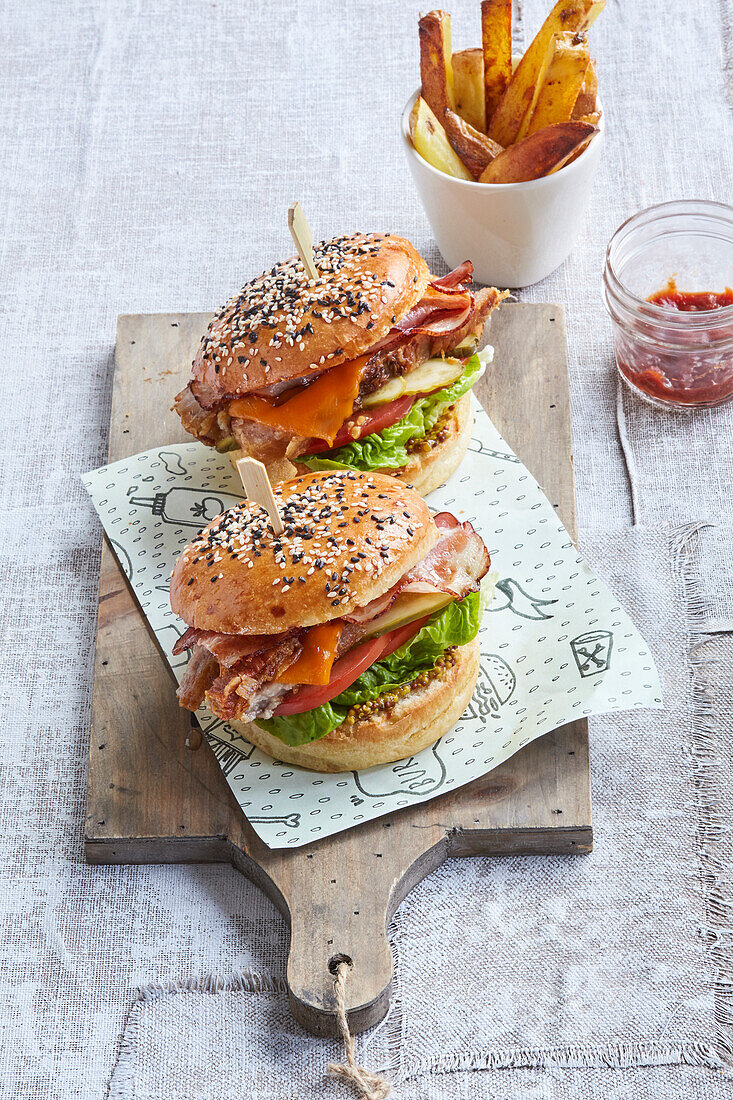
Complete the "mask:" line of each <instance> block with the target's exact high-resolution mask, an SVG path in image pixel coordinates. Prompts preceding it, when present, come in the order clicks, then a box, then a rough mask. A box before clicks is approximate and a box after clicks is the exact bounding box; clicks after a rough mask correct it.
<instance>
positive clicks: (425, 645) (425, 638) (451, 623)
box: [257, 592, 482, 745]
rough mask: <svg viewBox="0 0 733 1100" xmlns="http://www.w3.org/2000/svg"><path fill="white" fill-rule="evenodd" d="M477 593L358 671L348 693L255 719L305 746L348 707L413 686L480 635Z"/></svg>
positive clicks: (335, 722)
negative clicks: (445, 657) (454, 648)
mask: <svg viewBox="0 0 733 1100" xmlns="http://www.w3.org/2000/svg"><path fill="white" fill-rule="evenodd" d="M481 607H482V601H481V593H480V592H472V593H471V594H470V595H469V596H466V597H465V599H463V600H453V601H452V602H451V603H449V604H446V606H445V607H443V608H441V610H440V611H436V612H435V614H434V615H431V617H430V618H429V619H428V621H427V622H426V623H425V625H424V626H423V627H422V628H421V629H420V630H418V632H417V634H415V635H414V636H413V637H412V638H410V639H409V641H407V642H405V644H404V645H402V646H400V648H399V649H396V650H395V651H394V653H390V654H389V656H388V657H385V658H384V660H383V661H377V663H376V664H373V665H372V666H371V668H368V669H367V670H366V671H365V672H362V674H361V676H360V677H359V678H358V680H355V681H354V683H353V684H351V686H350V687H348V688H347V689H346V691H342V692H341V694H340V695H337V696H336V698H335V699H332V700H331V702H330V703H323V704H322V705H321V706H320V707H314V709H313V710H308V711H305V712H304V713H303V714H292V715H287V716H284V717H280V718H258V719H257V725H258V726H262V728H263V729H266V730H267V731H268V732H269V733H271V734H273V735H274V736H275V737H279V738H280V740H281V741H284V742H285V744H286V745H307V744H309V743H310V742H311V741H317V740H318V739H319V738H320V737H325V736H326V734H327V733H330V732H331V730H334V729H336V727H337V726H340V725H341V723H342V722H343V721H344V719H345V718H346V715H347V713H348V711H349V708H350V707H353V706H356V704H358V703H366V702H369V700H371V699H376V698H378V697H379V696H380V695H383V694H384V693H385V692H387V691H392V689H393V688H398V687H402V685H403V684H409V683H411V682H412V681H413V680H414V679H415V677H416V676H419V675H420V673H421V672H425V671H427V670H429V669H431V668H434V667H435V662H436V661H437V660H438V658H439V657H440V656H442V654H443V653H444V652H445V650H446V649H447V648H448V647H449V646H453V645H467V644H468V642H470V641H471V640H472V639H473V638H475V637H476V634H477V633H478V628H479V625H480V622H481Z"/></svg>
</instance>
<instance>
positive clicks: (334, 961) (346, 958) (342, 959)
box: [328, 955, 354, 978]
mask: <svg viewBox="0 0 733 1100" xmlns="http://www.w3.org/2000/svg"><path fill="white" fill-rule="evenodd" d="M341 963H348V964H349V966H353V965H354V963H353V962H352V959H351V956H350V955H332V956H331V958H330V959H329V960H328V969H329V970H330V971H331V973H332V974H333V976H334V978H335V977H336V975H337V974H338V969H339V966H340V965H341Z"/></svg>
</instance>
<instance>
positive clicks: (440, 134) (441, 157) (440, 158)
mask: <svg viewBox="0 0 733 1100" xmlns="http://www.w3.org/2000/svg"><path fill="white" fill-rule="evenodd" d="M410 137H411V139H412V144H413V145H414V146H415V149H416V150H417V152H418V153H419V154H420V156H421V157H422V158H423V160H426V161H427V162H428V164H432V166H433V168H437V169H438V171H439V172H445V173H446V174H447V175H449V176H457V178H458V179H461V180H473V176H472V175H471V173H470V172H469V170H468V169H467V168H466V166H465V165H464V164H463V162H462V161H461V159H460V157H458V156H457V155H456V154H455V153H454V152H453V149H452V147H451V144H450V142H449V141H448V138H447V136H446V132H445V130H444V129H443V127H442V126H441V124H440V123H439V122H438V120H437V118H436V117H435V114H434V112H433V111H431V110H430V107H428V105H427V103H426V102H425V100H424V99H423V98H422V96H418V97H417V99H416V100H415V104H414V106H413V108H412V110H411V111H410Z"/></svg>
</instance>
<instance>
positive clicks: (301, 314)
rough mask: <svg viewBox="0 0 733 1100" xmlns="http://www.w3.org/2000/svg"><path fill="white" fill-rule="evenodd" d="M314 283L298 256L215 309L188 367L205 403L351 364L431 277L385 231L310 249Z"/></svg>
mask: <svg viewBox="0 0 733 1100" xmlns="http://www.w3.org/2000/svg"><path fill="white" fill-rule="evenodd" d="M314 259H315V265H316V267H317V269H318V272H319V278H318V279H316V280H310V279H309V278H308V276H307V274H306V272H305V269H304V267H303V264H302V262H301V260H300V259H299V258H298V257H297V256H295V257H291V258H290V259H288V260H285V261H284V262H282V263H279V264H276V265H275V266H274V267H273V268H271V270H270V271H266V272H265V273H264V274H262V275H260V276H259V277H258V278H256V279H253V280H252V281H251V282H249V283H247V284H246V285H245V286H244V287H243V288H242V290H241V291H240V292H239V294H237V295H236V296H235V297H234V298H232V299H230V301H229V302H227V304H226V305H225V306H224V307H223V308H222V309H221V310H220V311H219V313H217V315H216V317H214V319H213V321H212V322H211V324H210V325H209V329H208V332H207V333H206V335H205V336H204V338H203V340H202V342H201V346H200V347H199V350H198V352H197V354H196V358H195V359H194V361H193V380H192V382H191V390H192V392H193V394H194V395H195V396H196V397H197V398H198V399H199V400H200V401H201V402H202V404H204V405H206V406H211V405H212V404H214V402H215V401H216V400H221V399H222V398H226V397H230V398H231V397H236V396H242V395H244V394H247V393H250V392H252V391H253V390H257V389H260V388H261V387H263V386H272V385H275V384H277V383H279V382H285V381H290V380H292V379H294V378H300V377H303V376H308V375H310V374H312V375H313V376H314V377H316V376H317V375H318V374H321V373H323V371H326V370H329V369H330V368H331V367H335V366H338V365H339V364H340V363H344V362H346V361H348V360H352V359H356V358H358V357H359V356H360V355H361V354H362V353H363V352H365V351H366V350H367V349H368V348H370V347H372V346H373V345H374V344H376V343H378V342H379V341H380V340H383V339H384V338H385V337H386V336H387V334H388V333H389V331H390V329H391V328H392V327H393V325H394V324H395V323H396V322H399V321H400V320H401V319H402V317H404V315H405V314H406V313H407V312H408V311H409V310H410V309H411V308H412V307H413V306H414V305H415V304H416V303H417V302H418V301H419V300H420V298H421V297H422V296H423V293H424V291H425V288H426V287H427V285H428V283H429V282H430V279H431V275H430V272H429V270H428V266H427V264H426V263H425V261H424V260H423V259H422V257H421V256H420V254H419V253H418V252H417V251H416V250H415V249H414V248H413V246H412V245H411V244H410V242H409V241H407V240H405V239H404V238H403V237H395V236H392V235H391V234H389V233H370V234H366V233H360V234H356V235H355V236H353V237H336V238H334V239H333V240H331V241H322V242H321V243H320V244H319V245H316V247H315V248H314Z"/></svg>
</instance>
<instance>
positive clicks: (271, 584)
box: [170, 471, 438, 634]
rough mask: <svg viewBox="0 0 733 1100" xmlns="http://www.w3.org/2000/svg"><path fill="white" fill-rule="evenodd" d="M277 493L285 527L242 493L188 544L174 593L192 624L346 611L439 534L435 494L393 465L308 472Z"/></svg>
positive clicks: (239, 624) (303, 623) (317, 618)
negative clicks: (426, 494)
mask: <svg viewBox="0 0 733 1100" xmlns="http://www.w3.org/2000/svg"><path fill="white" fill-rule="evenodd" d="M275 498H276V500H277V502H278V507H279V510H280V514H281V517H282V520H283V525H284V527H285V531H284V533H283V534H282V535H279V536H276V535H274V533H273V530H272V525H271V524H270V521H269V518H268V516H267V513H266V512H265V510H264V509H263V508H261V507H260V506H259V505H257V504H255V503H254V502H252V501H244V502H242V503H241V504H236V505H235V506H234V507H233V508H230V509H229V510H228V511H226V512H224V513H223V514H222V515H221V516H218V517H217V519H215V520H214V521H213V523H210V524H209V526H208V527H206V528H205V529H204V530H203V531H202V532H201V533H200V534H199V535H198V536H197V537H196V538H195V539H194V540H193V542H191V543H189V544H188V546H187V547H186V548H185V549H184V551H183V553H182V554H181V556H180V558H179V559H178V561H177V562H176V565H175V568H174V570H173V576H172V578H171V585H170V596H171V607H172V608H173V610H174V611H175V612H176V614H177V615H180V616H181V618H182V619H184V620H185V621H186V622H187V623H188V625H189V626H193V627H196V628H198V629H199V630H214V631H217V632H220V633H223V634H279V633H282V632H285V631H288V630H292V629H294V628H295V627H309V626H315V625H316V624H318V623H324V622H328V621H329V620H330V619H336V618H340V617H341V616H343V615H348V614H349V613H350V612H351V611H352V610H353V609H354V608H355V607H362V606H364V605H365V604H367V603H369V602H370V601H371V600H373V599H375V598H376V597H377V596H381V595H382V594H383V593H384V592H386V591H387V590H388V589H389V588H391V587H392V585H393V584H396V583H397V581H398V580H399V579H400V577H402V576H403V574H404V573H406V572H407V571H408V570H409V569H411V568H412V566H413V565H415V564H416V563H417V562H418V561H420V560H421V559H422V558H424V557H425V555H426V554H427V553H428V551H429V550H430V549H431V547H432V546H433V545H434V544H435V542H437V539H438V529H437V527H436V526H435V523H434V521H433V519H432V516H431V515H430V511H429V509H428V506H427V504H425V502H424V501H423V500H422V499H421V498H420V497H419V496H418V494H417V493H416V492H414V491H413V490H412V489H410V488H409V487H408V486H406V485H404V484H403V483H402V482H400V481H396V480H395V479H394V478H391V477H387V476H386V475H385V474H376V473H375V474H363V473H357V472H352V471H327V472H326V471H324V472H319V473H308V474H305V475H304V476H302V477H298V478H295V479H294V480H292V481H287V482H283V483H282V484H280V485H278V486H277V488H276V489H275ZM299 578H302V579H299Z"/></svg>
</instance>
